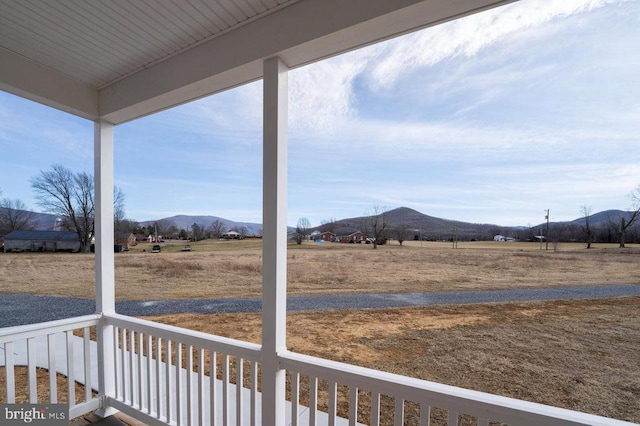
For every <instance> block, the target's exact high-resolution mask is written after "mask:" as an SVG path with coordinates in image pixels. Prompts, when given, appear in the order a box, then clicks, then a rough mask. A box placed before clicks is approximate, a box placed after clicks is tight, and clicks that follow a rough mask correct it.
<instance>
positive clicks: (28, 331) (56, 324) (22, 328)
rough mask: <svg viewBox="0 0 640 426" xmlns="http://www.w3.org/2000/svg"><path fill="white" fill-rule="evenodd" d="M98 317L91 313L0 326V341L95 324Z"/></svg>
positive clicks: (98, 315) (26, 337)
mask: <svg viewBox="0 0 640 426" xmlns="http://www.w3.org/2000/svg"><path fill="white" fill-rule="evenodd" d="M100 317H101V315H100V314H91V315H84V316H81V317H74V318H65V319H61V320H56V321H48V322H41V323H36V324H26V325H16V326H13V327H5V328H0V343H6V342H11V341H14V340H19V339H29V338H32V337H37V336H43V335H48V334H52V333H60V332H63V331H69V330H75V329H78V328H83V327H90V326H92V325H97V324H98V321H99V320H100Z"/></svg>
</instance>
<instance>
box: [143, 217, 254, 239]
mask: <svg viewBox="0 0 640 426" xmlns="http://www.w3.org/2000/svg"><path fill="white" fill-rule="evenodd" d="M159 220H162V221H170V222H173V223H174V224H175V225H176V227H178V229H186V230H188V231H189V230H191V227H192V226H193V224H194V223H196V224H198V225H199V226H202V227H203V228H205V229H206V228H209V227H210V226H211V224H212V223H213V222H214V221H216V220H219V221H220V222H222V223H224V226H225V227H226V228H227V229H226V230H225V231H228V230H229V229H231V228H234V227H237V228H241V227H243V226H244V227H245V228H247V234H248V235H262V224H261V223H251V222H234V221H233V220H229V219H225V218H222V217H218V216H189V215H177V216H171V217H166V218H163V219H158V220H146V221H144V222H140V226H149V225H153V223H154V222H158V221H159Z"/></svg>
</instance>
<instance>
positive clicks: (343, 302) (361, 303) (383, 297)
mask: <svg viewBox="0 0 640 426" xmlns="http://www.w3.org/2000/svg"><path fill="white" fill-rule="evenodd" d="M621 296H640V284H631V285H603V286H582V287H557V288H530V289H517V290H487V291H445V292H437V293H406V294H348V295H339V296H333V295H328V296H290V297H288V300H287V309H288V310H289V311H311V310H340V309H367V308H396V307H408V306H434V305H451V304H475V303H494V302H523V301H543V300H565V299H597V298H606V297H621ZM261 309H262V301H261V300H260V299H256V298H248V299H215V300H214V299H201V300H162V301H146V302H141V301H124V302H117V303H116V311H117V312H118V313H120V314H124V315H131V316H147V315H162V314H175V313H185V312H193V313H207V314H210V313H235V312H260V311H261ZM94 310H95V303H94V301H93V300H89V299H78V298H70V297H47V296H31V295H23V294H6V295H0V327H10V326H14V325H21V324H31V323H37V322H44V321H52V320H56V319H61V318H70V317H75V316H80V315H86V314H91V313H93V312H94Z"/></svg>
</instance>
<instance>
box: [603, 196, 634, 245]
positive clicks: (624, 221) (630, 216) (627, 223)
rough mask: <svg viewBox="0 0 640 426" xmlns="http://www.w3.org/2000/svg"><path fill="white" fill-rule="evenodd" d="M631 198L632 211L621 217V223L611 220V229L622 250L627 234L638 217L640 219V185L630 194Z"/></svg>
mask: <svg viewBox="0 0 640 426" xmlns="http://www.w3.org/2000/svg"><path fill="white" fill-rule="evenodd" d="M629 198H631V202H632V207H631V209H630V211H628V212H625V213H626V214H622V215H621V216H620V222H617V221H615V220H609V227H610V228H611V230H612V231H613V232H614V233H615V234H616V236H617V237H618V243H619V244H620V248H624V246H625V242H626V239H627V232H628V231H629V229H630V228H631V227H632V226H633V225H634V224H635V223H636V220H637V219H638V217H640V185H638V186H636V188H635V189H634V190H633V191H631V193H630V194H629Z"/></svg>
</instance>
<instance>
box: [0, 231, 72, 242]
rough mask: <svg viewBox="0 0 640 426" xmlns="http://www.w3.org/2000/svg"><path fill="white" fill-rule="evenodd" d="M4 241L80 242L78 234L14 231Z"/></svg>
mask: <svg viewBox="0 0 640 426" xmlns="http://www.w3.org/2000/svg"><path fill="white" fill-rule="evenodd" d="M4 240H5V241H6V240H29V241H30V240H38V241H78V240H79V239H78V234H76V233H75V232H65V231H12V232H9V233H8V234H7V235H5V236H4Z"/></svg>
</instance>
